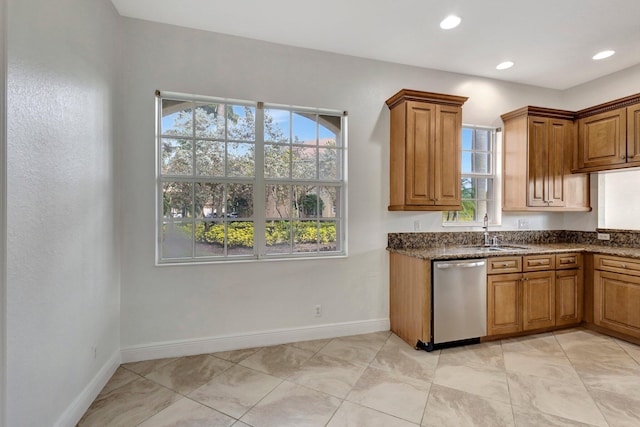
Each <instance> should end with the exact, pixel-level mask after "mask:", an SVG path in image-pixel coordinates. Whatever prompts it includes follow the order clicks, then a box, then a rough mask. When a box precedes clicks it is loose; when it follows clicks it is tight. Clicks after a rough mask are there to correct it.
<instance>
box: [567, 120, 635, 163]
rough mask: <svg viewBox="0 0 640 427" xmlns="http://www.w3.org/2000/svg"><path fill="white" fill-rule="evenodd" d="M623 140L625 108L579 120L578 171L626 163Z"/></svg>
mask: <svg viewBox="0 0 640 427" xmlns="http://www.w3.org/2000/svg"><path fill="white" fill-rule="evenodd" d="M626 136H627V111H626V109H625V108H620V109H617V110H613V111H607V112H606V113H601V114H596V115H593V116H590V117H585V118H583V119H580V120H578V169H584V168H603V167H606V166H610V165H617V164H621V163H625V162H626V156H627V153H626V150H627V148H626V139H627V138H626Z"/></svg>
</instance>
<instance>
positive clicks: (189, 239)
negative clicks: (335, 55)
mask: <svg viewBox="0 0 640 427" xmlns="http://www.w3.org/2000/svg"><path fill="white" fill-rule="evenodd" d="M157 102H158V105H157V111H158V137H157V143H158V150H157V152H158V239H157V240H158V247H157V253H158V260H159V262H161V263H166V262H185V261H187V262H201V261H220V260H230V259H234V260H237V259H259V258H285V257H309V256H322V255H325V256H326V255H343V254H344V253H345V249H346V242H345V225H346V224H345V220H346V216H345V212H344V208H345V206H346V203H345V195H346V179H345V173H344V170H345V168H344V164H345V161H346V144H345V142H346V141H345V128H346V126H345V125H346V116H345V115H344V114H343V113H342V112H338V111H327V110H319V109H311V108H291V107H283V106H278V105H268V104H263V103H258V102H245V101H229V100H223V99H215V98H203V97H188V96H184V95H176V94H166V93H163V94H161V95H158V101H157Z"/></svg>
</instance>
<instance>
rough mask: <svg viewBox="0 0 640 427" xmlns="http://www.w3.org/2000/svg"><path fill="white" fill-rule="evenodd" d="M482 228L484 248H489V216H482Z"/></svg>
mask: <svg viewBox="0 0 640 427" xmlns="http://www.w3.org/2000/svg"><path fill="white" fill-rule="evenodd" d="M482 228H484V233H483V234H484V245H485V246H490V245H491V241H490V240H489V215H488V214H486V213H485V214H484V221H483V225H482Z"/></svg>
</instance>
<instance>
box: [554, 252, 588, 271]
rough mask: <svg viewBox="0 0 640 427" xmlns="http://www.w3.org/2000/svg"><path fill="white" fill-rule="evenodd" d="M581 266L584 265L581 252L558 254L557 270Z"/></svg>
mask: <svg viewBox="0 0 640 427" xmlns="http://www.w3.org/2000/svg"><path fill="white" fill-rule="evenodd" d="M581 266H582V255H580V254H557V255H556V270H566V269H570V268H580V267H581Z"/></svg>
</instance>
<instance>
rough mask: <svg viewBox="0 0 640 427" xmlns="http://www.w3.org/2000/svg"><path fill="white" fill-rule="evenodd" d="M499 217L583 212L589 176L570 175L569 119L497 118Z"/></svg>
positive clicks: (522, 113)
mask: <svg viewBox="0 0 640 427" xmlns="http://www.w3.org/2000/svg"><path fill="white" fill-rule="evenodd" d="M501 117H502V120H503V121H504V135H503V136H504V138H503V139H504V142H503V144H504V149H503V153H504V160H503V172H504V173H503V201H502V206H503V210H505V211H589V210H591V207H590V202H589V176H588V175H587V174H572V173H571V169H572V162H573V147H574V139H575V124H574V122H573V117H574V113H573V112H571V111H564V110H554V109H550V108H541V107H523V108H520V109H519V110H516V111H512V112H510V113H507V114H503V115H502V116H501Z"/></svg>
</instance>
